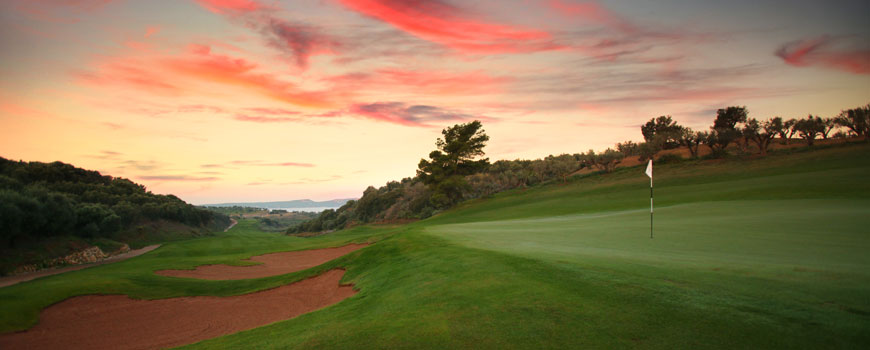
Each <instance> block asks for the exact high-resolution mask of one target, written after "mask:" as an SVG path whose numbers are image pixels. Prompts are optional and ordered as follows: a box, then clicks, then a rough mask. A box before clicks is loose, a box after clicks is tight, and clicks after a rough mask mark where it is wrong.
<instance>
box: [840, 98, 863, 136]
mask: <svg viewBox="0 0 870 350" xmlns="http://www.w3.org/2000/svg"><path fill="white" fill-rule="evenodd" d="M834 122H835V123H837V125H840V126H842V127H846V128H849V130H852V132H854V133H855V134H857V135H858V136H863V137H864V139H865V140H870V104H868V105H866V106H863V107H858V108H854V109H847V110H845V111H842V112H840V115H838V116H837V117H836V118H834Z"/></svg>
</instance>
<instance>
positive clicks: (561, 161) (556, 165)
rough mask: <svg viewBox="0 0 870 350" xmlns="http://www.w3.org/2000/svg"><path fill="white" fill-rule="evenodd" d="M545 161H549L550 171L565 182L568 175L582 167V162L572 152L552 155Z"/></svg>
mask: <svg viewBox="0 0 870 350" xmlns="http://www.w3.org/2000/svg"><path fill="white" fill-rule="evenodd" d="M544 161H546V162H547V164H548V168H549V170H550V172H552V173H553V175H554V176H557V177H559V178H561V179H562V182H563V183H565V182H568V175H571V173H573V172H575V171H577V169H579V168H580V163H579V162H578V161H577V159H576V158H574V156H573V155H570V154H560V155H558V156H553V155H550V156H549V157H547V158H544Z"/></svg>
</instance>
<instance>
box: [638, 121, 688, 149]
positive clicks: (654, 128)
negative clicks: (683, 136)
mask: <svg viewBox="0 0 870 350" xmlns="http://www.w3.org/2000/svg"><path fill="white" fill-rule="evenodd" d="M682 129H683V127H681V126H679V125H677V122H675V121H674V120H673V119H672V118H671V116H669V115H668V116H664V115H663V116H661V117H658V118H653V119H650V120H649V121H648V122H646V124H644V125H643V126H641V127H640V132H641V133H642V134H643V138H644V140H646V142H647V143H655V144H658V145H660V146H661V147H662V148H664V149H672V148H677V147H679V146H680V133H681V132H682Z"/></svg>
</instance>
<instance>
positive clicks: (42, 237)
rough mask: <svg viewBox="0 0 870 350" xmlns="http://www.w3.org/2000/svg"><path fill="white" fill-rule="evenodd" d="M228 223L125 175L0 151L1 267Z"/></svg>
mask: <svg viewBox="0 0 870 350" xmlns="http://www.w3.org/2000/svg"><path fill="white" fill-rule="evenodd" d="M228 224H229V217H227V216H226V215H223V214H219V213H214V212H211V211H208V210H204V209H200V208H196V207H194V206H193V205H191V204H188V203H185V202H184V201H183V200H181V199H179V198H178V197H176V196H173V195H160V194H154V193H151V192H150V191H147V190H146V189H145V186H142V185H140V184H137V183H135V182H133V181H130V180H128V179H124V178H118V177H112V176H106V175H102V174H100V173H99V172H97V171H93V170H86V169H81V168H77V167H75V166H72V165H70V164H66V163H61V162H53V163H42V162H24V161H12V160H7V159H4V158H2V157H0V254H2V256H0V273H4V272H8V271H9V270H10V269H11V268H12V267H14V266H16V265H20V264H33V263H39V262H40V261H41V260H44V259H47V258H52V257H55V256H61V255H64V254H66V253H68V252H69V251H70V250H78V249H82V248H85V247H87V246H93V245H103V246H104V247H117V246H121V245H123V244H129V245H130V246H133V247H136V246H141V245H142V244H144V243H156V242H162V241H166V240H171V239H177V238H179V237H182V236H196V235H201V234H207V233H208V232H209V231H210V229H217V228H220V229H223V227H226V226H227V225H228Z"/></svg>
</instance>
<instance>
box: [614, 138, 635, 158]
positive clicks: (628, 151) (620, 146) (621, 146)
mask: <svg viewBox="0 0 870 350" xmlns="http://www.w3.org/2000/svg"><path fill="white" fill-rule="evenodd" d="M616 150H617V151H619V152H622V154H624V155H626V156H627V157H631V156H636V155H639V154H640V145H638V144H637V143H634V142H633V141H625V142H622V143H617V144H616Z"/></svg>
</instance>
